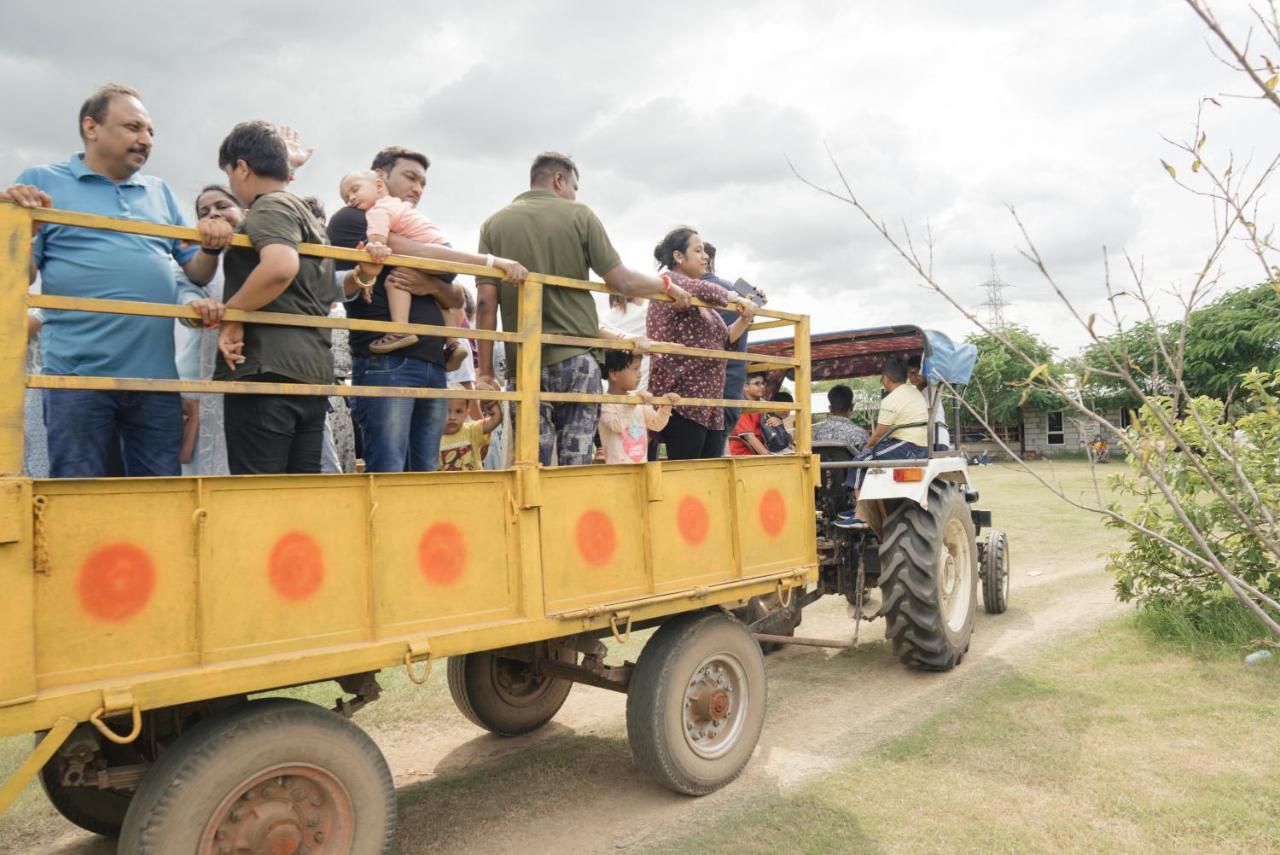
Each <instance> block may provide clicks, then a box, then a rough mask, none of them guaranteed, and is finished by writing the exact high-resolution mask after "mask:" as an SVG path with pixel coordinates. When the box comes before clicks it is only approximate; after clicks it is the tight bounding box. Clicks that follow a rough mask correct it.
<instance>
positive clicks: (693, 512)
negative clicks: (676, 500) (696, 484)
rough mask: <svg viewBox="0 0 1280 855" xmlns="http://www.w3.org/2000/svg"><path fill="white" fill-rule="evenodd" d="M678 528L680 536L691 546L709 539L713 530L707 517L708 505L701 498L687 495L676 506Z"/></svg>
mask: <svg viewBox="0 0 1280 855" xmlns="http://www.w3.org/2000/svg"><path fill="white" fill-rule="evenodd" d="M676 528H678V529H680V536H681V537H683V538H684V540H685V543H687V544H689V545H690V546H697V545H698V544H699V543H702V541H704V540H706V539H707V532H709V531H710V530H711V520H710V519H709V518H708V517H707V506H706V505H704V504H702V501H701V500H700V499H696V498H694V497H693V496H685V497H684V498H683V499H681V500H680V506H679V507H678V508H676Z"/></svg>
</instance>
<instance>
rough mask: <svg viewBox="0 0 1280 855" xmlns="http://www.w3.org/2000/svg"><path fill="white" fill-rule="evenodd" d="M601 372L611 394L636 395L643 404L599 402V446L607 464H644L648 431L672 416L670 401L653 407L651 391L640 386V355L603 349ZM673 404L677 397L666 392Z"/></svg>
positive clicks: (658, 428) (676, 402)
mask: <svg viewBox="0 0 1280 855" xmlns="http://www.w3.org/2000/svg"><path fill="white" fill-rule="evenodd" d="M604 371H605V374H606V375H607V376H608V378H609V388H608V392H609V394H610V395H635V394H639V395H640V397H641V398H642V399H644V403H643V404H601V405H600V445H601V446H602V447H603V448H604V459H605V462H606V463H644V462H645V460H646V459H647V458H648V451H649V431H659V430H662V429H663V428H664V427H666V426H667V421H668V420H669V419H670V418H671V404H666V403H664V404H661V405H658V406H655V405H654V403H653V401H654V397H653V393H651V392H649V391H648V390H645V389H641V388H640V357H639V356H637V355H636V354H634V353H632V352H630V351H626V350H606V351H605V353H604ZM668 397H669V398H670V399H671V403H672V404H678V403H680V396H679V395H675V394H671V395H668Z"/></svg>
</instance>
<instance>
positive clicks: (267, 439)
mask: <svg viewBox="0 0 1280 855" xmlns="http://www.w3.org/2000/svg"><path fill="white" fill-rule="evenodd" d="M218 166H219V167H221V168H222V169H223V171H225V172H226V173H227V183H228V185H229V186H230V188H231V191H232V192H233V193H234V194H235V195H236V198H237V199H238V200H239V201H240V204H242V205H244V206H245V207H246V208H247V209H248V214H246V215H245V218H244V222H243V223H242V224H241V225H240V229H239V231H240V232H241V233H242V234H245V235H247V236H248V237H249V240H251V241H253V249H245V248H243V247H232V248H231V249H229V250H227V253H226V257H225V258H224V260H223V274H224V277H225V285H224V291H223V293H224V295H225V298H226V303H227V307H228V308H232V309H243V310H245V311H251V312H252V311H258V310H262V311H266V312H284V313H286V314H291V315H311V316H313V317H318V318H323V317H326V316H327V315H328V314H329V305H330V303H331V301H332V300H333V299H334V296H335V293H334V286H333V273H332V270H331V268H330V266H329V265H328V264H327V263H326V261H325V260H324V259H321V258H316V257H315V256H300V255H299V254H298V244H300V243H325V242H326V241H325V237H324V232H323V231H322V229H321V227H320V224H319V223H318V222H317V221H316V218H315V216H314V215H313V214H312V213H311V211H310V209H309V208H308V207H307V205H306V203H305V202H303V201H302V200H301V199H299V198H298V197H297V196H294V195H293V194H292V193H290V192H289V191H288V190H287V189H285V188H286V187H288V185H289V162H288V151H287V149H286V147H285V143H284V140H283V139H282V138H281V137H280V135H279V134H278V133H277V132H276V130H275V128H273V127H272V126H271V125H268V124H266V123H265V122H244V123H241V124H239V125H236V126H235V128H233V129H232V131H231V133H230V134H228V135H227V138H226V139H224V140H223V141H222V146H221V147H220V148H219V150H218ZM218 349H219V350H220V351H221V352H222V357H223V363H222V364H219V365H218V366H217V369H216V370H215V372H214V378H215V379H217V380H237V381H241V382H245V381H247V382H257V383H332V382H333V352H332V350H330V339H329V331H328V330H326V329H314V328H310V327H284V326H275V325H272V324H247V325H246V324H242V323H227V322H224V323H223V324H222V327H221V330H220V331H219V333H218ZM327 409H328V399H326V398H325V397H323V396H319V395H316V396H310V395H227V396H226V397H225V399H224V425H225V431H226V435H227V463H228V464H229V467H230V469H231V473H232V474H233V475H266V474H277V473H284V472H319V471H320V452H321V448H322V446H323V440H324V421H325V413H326V411H327Z"/></svg>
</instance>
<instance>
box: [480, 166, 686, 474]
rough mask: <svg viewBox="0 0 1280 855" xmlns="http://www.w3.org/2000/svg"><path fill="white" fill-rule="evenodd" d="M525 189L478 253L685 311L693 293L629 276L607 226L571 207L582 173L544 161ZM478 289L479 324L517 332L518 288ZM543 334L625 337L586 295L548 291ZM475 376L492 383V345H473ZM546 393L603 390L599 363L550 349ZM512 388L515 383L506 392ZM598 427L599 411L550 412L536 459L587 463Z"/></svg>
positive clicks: (491, 223) (573, 349)
mask: <svg viewBox="0 0 1280 855" xmlns="http://www.w3.org/2000/svg"><path fill="white" fill-rule="evenodd" d="M529 188H530V189H529V190H528V192H526V193H521V194H520V195H519V196H517V197H516V198H515V200H514V201H512V203H511V204H510V205H508V206H507V207H505V208H503V209H502V210H501V211H498V212H497V213H496V214H494V215H493V216H491V217H489V219H487V220H485V222H484V225H483V226H481V227H480V247H479V252H480V253H482V254H486V255H497V256H503V257H505V258H511V259H514V260H516V261H518V262H520V263H521V264H523V265H524V266H525V267H527V268H528V269H529V270H530V271H531V272H536V273H543V274H548V275H551V276H564V277H568V278H570V279H586V278H587V277H588V276H589V275H590V271H592V270H594V271H595V272H596V273H597V274H598V275H599V276H600V277H602V278H603V279H604V284H605V285H606V286H608V288H609V290H610V291H614V292H617V293H618V294H623V295H626V296H628V297H644V296H648V295H651V294H660V293H663V292H665V293H667V294H669V295H670V296H671V297H672V298H673V299H674V300H675V301H676V304H677V305H679V306H680V307H681V308H685V307H687V306H688V305H689V300H690V297H689V294H688V293H687V292H685V291H684V290H683V289H681V288H680V287H679V286H676V285H672V284H670V283H668V282H666V281H664V280H663V279H660V278H658V277H657V276H651V275H648V274H645V273H640V272H638V271H635V270H631V269H630V268H628V267H627V266H626V265H624V264H623V263H622V259H621V258H620V257H619V256H618V252H617V250H615V249H614V248H613V244H612V243H610V241H609V235H608V234H607V233H606V232H605V230H604V225H603V224H601V222H600V219H599V218H598V217H597V216H596V215H595V213H594V212H592V210H591V209H590V208H588V207H587V206H586V205H583V204H582V203H580V202H578V201H576V199H577V194H578V167H577V165H576V164H574V162H573V160H572V159H571V158H569V156H568V155H564V154H559V153H557V152H544V153H543V154H540V155H538V156H537V157H536V158H534V161H533V167H532V168H531V169H530V170H529ZM476 285H477V289H476V290H477V297H478V301H477V303H478V305H477V317H476V325H477V326H478V327H479V328H480V329H489V330H492V329H497V320H498V310H499V307H501V312H502V328H503V329H504V330H509V331H515V330H516V329H517V320H518V316H519V302H520V300H519V288H518V287H517V286H514V285H503V284H501V283H500V282H498V281H497V280H495V279H484V278H480V279H477V280H476ZM542 331H543V332H544V333H552V334H556V335H570V336H580V337H584V338H624V336H622V335H621V334H620V333H617V332H615V331H613V330H610V329H607V328H602V327H601V326H600V319H599V317H598V316H597V315H596V303H595V299H594V298H593V297H592V296H591V292H590V291H582V290H578V289H576V288H560V287H556V286H547V287H546V288H544V290H543V292H542ZM479 345H480V346H479V351H480V376H481V377H482V378H488V379H489V380H492V378H493V343H492V342H489V341H481V342H479ZM516 354H517V349H516V346H515V345H514V344H508V345H507V373H508V376H511V375H513V374H514V373H515V367H516V365H518V364H519V363H518V361H517V358H516ZM541 380H542V391H544V392H588V393H595V394H599V393H600V391H601V388H602V387H601V381H600V364H599V363H598V362H597V361H596V358H595V356H594V355H592V353H591V349H590V348H588V347H582V346H579V345H562V344H548V345H544V346H543V348H542V377H541ZM508 385H509V387H510V388H515V386H514V384H513V383H508ZM599 418H600V405H599V404H562V403H554V404H553V403H546V404H543V405H542V407H541V412H540V413H539V419H538V432H539V456H540V458H541V460H542V463H543V465H544V466H550V465H552V464H553V463H558V464H559V465H561V466H569V465H577V464H583V463H590V462H591V457H592V452H593V449H592V440H593V438H594V437H595V433H596V423H597V422H598V421H599Z"/></svg>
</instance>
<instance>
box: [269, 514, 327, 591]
mask: <svg viewBox="0 0 1280 855" xmlns="http://www.w3.org/2000/svg"><path fill="white" fill-rule="evenodd" d="M267 567H268V569H269V571H270V576H271V587H273V588H275V589H276V593H277V594H279V595H280V596H282V597H284V598H285V599H286V600H305V599H307V598H308V597H310V596H311V595H312V594H314V593H315V592H316V591H318V590H320V585H321V584H323V582H324V553H323V552H322V551H321V550H320V544H318V543H316V539H315V538H314V537H312V536H311V535H309V534H307V533H305V532H301V531H291V532H289V533H288V534H286V535H284V536H282V537H281V538H280V539H279V540H277V541H276V545H275V546H273V547H271V558H270V559H269V562H268V564H267Z"/></svg>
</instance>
